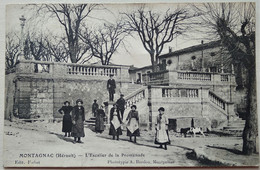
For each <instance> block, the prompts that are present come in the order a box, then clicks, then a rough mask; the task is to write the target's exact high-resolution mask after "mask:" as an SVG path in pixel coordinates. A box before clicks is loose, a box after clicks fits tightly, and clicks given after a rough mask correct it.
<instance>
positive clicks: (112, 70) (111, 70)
mask: <svg viewBox="0 0 260 170" xmlns="http://www.w3.org/2000/svg"><path fill="white" fill-rule="evenodd" d="M67 74H72V75H89V76H109V75H110V74H113V75H114V76H118V75H120V67H107V66H94V65H75V64H68V65H67Z"/></svg>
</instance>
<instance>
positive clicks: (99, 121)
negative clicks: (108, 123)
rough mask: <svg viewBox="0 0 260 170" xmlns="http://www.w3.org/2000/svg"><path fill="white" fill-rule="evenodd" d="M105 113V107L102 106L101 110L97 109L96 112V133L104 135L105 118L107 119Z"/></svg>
mask: <svg viewBox="0 0 260 170" xmlns="http://www.w3.org/2000/svg"><path fill="white" fill-rule="evenodd" d="M105 116H106V115H105V112H104V110H103V106H100V109H97V111H96V124H95V131H96V132H99V133H102V132H103V131H104V130H105V127H104V118H105Z"/></svg>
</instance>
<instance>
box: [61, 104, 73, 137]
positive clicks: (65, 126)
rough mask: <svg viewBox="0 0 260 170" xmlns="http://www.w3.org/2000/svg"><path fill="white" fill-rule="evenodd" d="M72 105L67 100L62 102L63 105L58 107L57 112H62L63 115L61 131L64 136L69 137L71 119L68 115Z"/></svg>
mask: <svg viewBox="0 0 260 170" xmlns="http://www.w3.org/2000/svg"><path fill="white" fill-rule="evenodd" d="M72 109H73V107H72V106H70V102H69V101H65V102H64V106H62V108H60V109H59V110H58V112H59V113H60V114H64V115H63V120H62V132H65V135H64V136H65V137H67V134H68V137H70V132H71V128H72V120H71V116H70V112H71V111H72Z"/></svg>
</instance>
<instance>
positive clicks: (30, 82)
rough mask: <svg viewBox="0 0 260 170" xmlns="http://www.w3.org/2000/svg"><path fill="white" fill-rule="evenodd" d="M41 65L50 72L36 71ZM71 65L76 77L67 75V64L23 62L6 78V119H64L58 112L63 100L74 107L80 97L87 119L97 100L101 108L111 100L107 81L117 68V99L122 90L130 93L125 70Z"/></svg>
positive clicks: (122, 68) (123, 68) (124, 68)
mask: <svg viewBox="0 0 260 170" xmlns="http://www.w3.org/2000/svg"><path fill="white" fill-rule="evenodd" d="M39 65H43V66H46V68H48V69H47V70H45V71H41V72H39V70H38V71H37V72H36V71H35V70H34V68H35V66H39ZM69 66H70V67H69V68H70V69H71V68H73V69H72V71H74V72H72V71H71V70H70V71H71V72H72V73H73V74H74V75H73V74H72V73H70V74H68V73H69V72H66V69H65V68H66V64H61V63H48V62H43V63H39V62H37V61H33V62H32V61H24V62H20V64H18V66H17V68H16V73H12V74H8V75H6V79H5V80H6V84H5V86H6V88H5V91H6V102H5V118H6V119H10V115H14V116H17V117H19V118H24V119H28V118H30V119H53V118H61V117H62V115H61V114H59V113H58V109H59V108H61V107H62V106H63V103H64V101H66V100H68V101H70V103H71V105H72V106H74V105H75V102H76V100H77V99H79V98H80V99H82V100H83V102H84V104H83V106H84V107H85V110H86V116H87V117H89V116H91V112H92V103H93V100H94V99H97V100H98V104H99V105H100V104H103V102H105V101H107V100H108V91H107V89H106V85H107V80H108V79H109V72H110V71H111V70H112V71H114V72H115V69H117V72H115V73H116V75H115V80H116V85H117V88H116V94H115V100H116V99H117V98H119V96H120V92H121V91H127V88H128V84H129V80H128V79H129V75H128V74H127V72H126V71H127V68H126V67H115V66H113V67H112V68H111V70H109V69H110V67H109V66H101V68H97V66H95V67H92V66H89V67H88V66H85V65H83V66H82V65H79V66H78V65H75V64H73V65H72V66H73V67H72V66H71V65H69ZM60 69H61V70H60ZM90 69H92V70H91V71H92V72H90ZM62 70H63V72H62ZM93 70H94V71H95V72H93ZM76 71H77V72H76ZM104 72H106V74H105V73H104ZM66 75H67V76H66Z"/></svg>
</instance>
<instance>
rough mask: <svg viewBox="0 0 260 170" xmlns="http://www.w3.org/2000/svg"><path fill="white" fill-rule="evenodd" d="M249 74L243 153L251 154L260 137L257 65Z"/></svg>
mask: <svg viewBox="0 0 260 170" xmlns="http://www.w3.org/2000/svg"><path fill="white" fill-rule="evenodd" d="M248 76H249V85H248V95H247V97H248V106H247V116H246V124H245V128H244V131H243V153H244V154H246V155H251V154H252V153H256V147H257V146H256V138H257V137H258V124H257V122H258V121H257V106H256V104H257V101H256V70H255V67H252V68H251V69H250V70H249V74H248Z"/></svg>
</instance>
